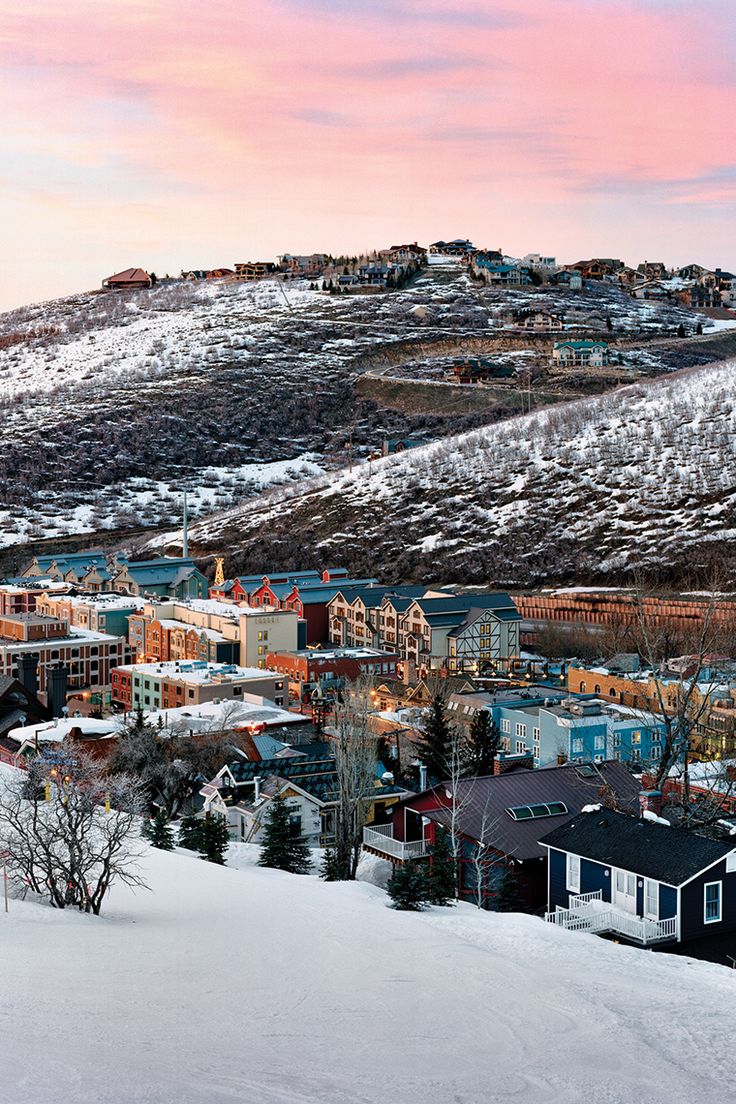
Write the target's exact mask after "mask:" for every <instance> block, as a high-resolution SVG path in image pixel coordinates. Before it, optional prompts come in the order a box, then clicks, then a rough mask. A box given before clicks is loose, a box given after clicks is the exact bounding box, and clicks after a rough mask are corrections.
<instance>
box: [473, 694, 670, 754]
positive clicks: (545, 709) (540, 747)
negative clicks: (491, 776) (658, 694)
mask: <svg viewBox="0 0 736 1104" xmlns="http://www.w3.org/2000/svg"><path fill="white" fill-rule="evenodd" d="M493 712H494V714H496V717H495V718H494V719H496V723H497V724H498V727H499V729H500V731H501V738H502V741H503V748H504V750H505V751H511V752H513V753H517V752H518V753H519V754H521V753H523V752H524V751H531V752H532V755H533V756H534V765H535V766H537V767H545V766H548V765H549V764H550V763H555V762H567V761H570V762H576V761H582V762H591V761H592V762H594V763H595V762H596V761H598V762H603V761H605V760H610V759H619V760H621V761H622V762H627V763H652V762H657V760H659V759H660V758H661V756H662V740H663V738H664V723H663V722H662V720H661V719H658V718H656V717H655V716H654V715H652V714H650V713H644V712H642V713H639V712H637V711H636V710H630V709H624V708H621V707H620V706H611V705H609V704H608V703H607V702H601V701H597V700H595V699H585V698H578V699H566V700H564V701H561V702H559V701H558V702H553V701H551V700H549V699H548V700H547V701H546V702H545V701H543V702H542V703H541V704H538V703H533V702H530V703H528V704H525V705H522V706H519V705H515V706H505V705H499V706H496V707H494V708H493Z"/></svg>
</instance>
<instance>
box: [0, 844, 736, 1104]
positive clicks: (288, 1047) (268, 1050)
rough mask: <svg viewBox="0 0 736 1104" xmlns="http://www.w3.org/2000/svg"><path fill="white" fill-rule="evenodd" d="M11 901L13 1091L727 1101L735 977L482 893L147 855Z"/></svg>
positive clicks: (6, 1090) (58, 1098)
mask: <svg viewBox="0 0 736 1104" xmlns="http://www.w3.org/2000/svg"><path fill="white" fill-rule="evenodd" d="M144 871H145V876H146V878H147V881H148V883H149V885H150V888H151V891H152V892H150V893H148V892H138V893H137V894H136V895H133V894H132V893H131V891H129V890H127V889H118V890H115V891H113V894H112V897H111V899H110V903H109V906H108V908H107V912H106V915H103V916H102V917H92V916H84V915H80V914H78V913H70V912H63V913H59V912H54V911H52V910H51V909H50V908H48V907H47V906H42V905H36V904H31V903H28V902H20V901H14V900H13V901H11V902H10V912H9V913H8V914H7V915H5V914H2V913H0V977H2V988H3V998H4V999H3V1002H2V1005H3V1007H2V1013H1V1017H2V1018H1V1020H0V1025H1V1028H2V1041H3V1046H2V1053H3V1060H2V1066H1V1068H0V1101H2V1104H21V1102H28V1104H31V1102H32V1104H52V1102H53V1104H67V1102H69V1104H71V1102H72V1101H73V1102H74V1104H212V1102H214V1101H218V1102H219V1101H222V1102H225V1101H228V1102H233V1104H235V1102H237V1104H251V1102H253V1104H256V1102H259V1104H385V1102H386V1101H387V1100H390V1101H396V1102H397V1104H398V1102H400V1104H448V1102H462V1104H481V1102H490V1101H507V1100H508V1101H512V1100H513V1101H515V1102H516V1104H582V1102H583V1101H586V1102H587V1101H601V1102H605V1104H641V1102H642V1101H646V1102H647V1104H691V1102H692V1101H694V1100H697V1101H698V1104H722V1102H723V1101H724V1100H725V1099H727V1097H728V1093H729V1088H728V1087H729V1086H730V1085H731V1084H733V1081H734V1077H735V1076H736V1059H735V1058H734V1053H733V1046H732V1023H731V1019H732V1017H731V1009H732V1007H733V1002H734V984H735V983H734V975H733V973H732V972H731V971H729V970H726V969H725V968H723V967H719V966H712V965H709V964H705V963H700V962H694V961H692V960H689V959H685V958H678V957H673V956H669V955H665V954H652V953H648V952H644V951H640V950H636V949H633V948H624V947H620V946H617V945H614V944H611V943H606V942H604V941H602V940H599V939H597V938H596V937H594V936H589V935H580V934H573V933H569V932H564V931H558V930H556V929H554V928H552V926H551V925H545V924H544V923H543V922H542V921H541V920H538V919H536V918H534V917H529V916H519V915H510V914H509V915H497V914H489V913H480V912H478V911H477V910H475V909H473V908H472V907H471V906H469V905H463V906H460V907H459V908H456V909H433V910H431V911H429V912H426V913H423V914H419V915H416V914H409V913H398V912H394V911H392V910H390V909H388V908H387V907H386V901H387V898H386V896H385V894H384V893H383V892H382V890H380V889H378V888H376V887H375V886H372V885H367V884H360V883H359V884H339V883H338V884H336V883H323V882H320V881H319V880H318V879H316V878H309V877H298V876H294V875H289V874H282V873H280V872H277V871H270V870H261V869H259V868H257V867H248V868H246V869H242V870H239V869H228V868H224V869H223V868H219V867H215V866H212V865H209V864H206V863H204V862H201V861H200V860H199V859H197V858H195V857H193V856H190V855H188V854H186V853H178V854H166V853H163V852H157V851H152V850H148V851H147V852H146V855H145V860H144Z"/></svg>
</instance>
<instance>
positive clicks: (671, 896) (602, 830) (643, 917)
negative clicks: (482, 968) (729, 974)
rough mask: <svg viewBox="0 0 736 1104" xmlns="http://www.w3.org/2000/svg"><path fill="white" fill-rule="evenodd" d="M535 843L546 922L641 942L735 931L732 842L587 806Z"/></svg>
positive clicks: (734, 849) (735, 859)
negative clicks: (544, 858) (540, 857)
mask: <svg viewBox="0 0 736 1104" xmlns="http://www.w3.org/2000/svg"><path fill="white" fill-rule="evenodd" d="M540 843H541V844H542V845H543V846H544V847H546V848H547V853H548V864H547V871H548V893H547V899H548V906H547V907H548V912H547V915H546V919H547V920H548V921H550V922H551V923H554V924H557V925H559V926H560V927H564V928H568V929H571V930H575V931H591V932H597V933H599V934H603V933H606V932H608V933H613V934H616V935H619V936H621V937H622V938H624V939H627V940H630V941H631V942H633V943H638V944H641V945H650V944H653V943H662V942H675V941H676V942H682V941H684V940H689V939H699V938H702V937H703V936H708V935H712V934H716V933H723V932H731V931H736V840H733V839H731V840H728V839H727V840H719V839H709V838H707V837H705V836H699V835H695V834H694V833H693V832H690V831H685V830H684V829H681V828H672V827H669V826H668V825H667V824H666V823H662V822H658V821H657V820H654V819H644V818H642V819H637V818H635V817H632V816H626V815H625V814H623V813H616V812H612V811H610V810H608V809H603V808H601V807H591V811H590V812H582V813H579V814H578V815H577V816H576V817H574V818H573V820H571V821H569V822H568V823H567V824H563V825H560V827H559V828H556V829H555V830H554V831H552V832H549V833H548V834H547V835H546V836H544V837H543V839H541V840H540Z"/></svg>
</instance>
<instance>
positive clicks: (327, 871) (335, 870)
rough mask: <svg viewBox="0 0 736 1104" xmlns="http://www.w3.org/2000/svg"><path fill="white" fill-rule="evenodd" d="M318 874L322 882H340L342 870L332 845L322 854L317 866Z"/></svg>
mask: <svg viewBox="0 0 736 1104" xmlns="http://www.w3.org/2000/svg"><path fill="white" fill-rule="evenodd" d="M319 876H320V878H321V879H322V880H323V881H324V882H341V881H342V880H343V878H342V871H341V870H340V864H339V862H338V858H337V852H336V851H335V848H334V847H327V848H326V849H325V853H324V855H323V856H322V865H321V866H320V868H319Z"/></svg>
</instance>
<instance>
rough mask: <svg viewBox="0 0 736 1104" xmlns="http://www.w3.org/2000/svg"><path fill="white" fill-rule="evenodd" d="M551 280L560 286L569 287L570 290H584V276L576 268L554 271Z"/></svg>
mask: <svg viewBox="0 0 736 1104" xmlns="http://www.w3.org/2000/svg"><path fill="white" fill-rule="evenodd" d="M549 282H550V283H551V284H556V285H557V286H558V287H566V288H569V289H570V291H582V289H583V277H582V276H581V274H580V273H579V272H578V271H577V270H576V269H568V268H563V269H560V271H559V272H554V273H552V275H551V276H550V277H549Z"/></svg>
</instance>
